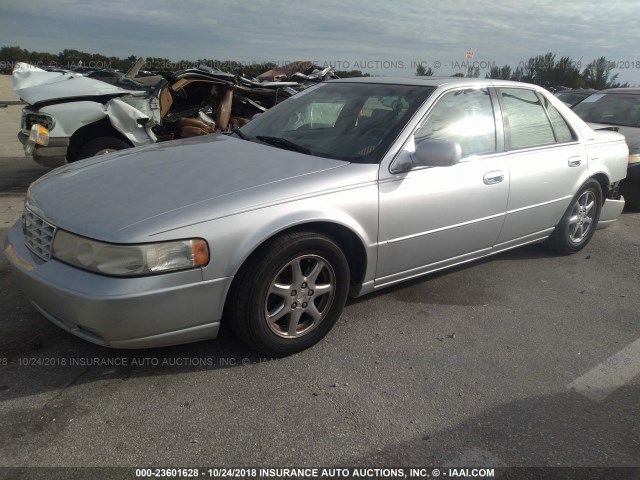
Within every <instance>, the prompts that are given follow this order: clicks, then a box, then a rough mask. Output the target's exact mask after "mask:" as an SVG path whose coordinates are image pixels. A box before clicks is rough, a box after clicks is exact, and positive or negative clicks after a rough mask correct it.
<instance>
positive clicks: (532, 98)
mask: <svg viewBox="0 0 640 480" xmlns="http://www.w3.org/2000/svg"><path fill="white" fill-rule="evenodd" d="M499 92H500V96H501V97H502V103H503V105H504V109H505V113H506V114H507V119H508V130H507V131H508V135H507V149H508V150H516V149H519V148H527V147H536V146H540V145H549V144H553V143H555V142H556V139H555V136H554V134H553V129H552V128H551V123H549V118H548V117H547V113H546V111H545V109H544V107H543V106H542V103H540V99H539V98H538V96H537V95H536V94H535V92H534V91H533V90H527V89H524V88H503V89H500V90H499Z"/></svg>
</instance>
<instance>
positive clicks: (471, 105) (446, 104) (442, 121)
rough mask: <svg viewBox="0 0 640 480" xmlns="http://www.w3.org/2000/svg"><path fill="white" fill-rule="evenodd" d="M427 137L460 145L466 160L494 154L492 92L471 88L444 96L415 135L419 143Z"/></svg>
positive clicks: (494, 131) (494, 136)
mask: <svg viewBox="0 0 640 480" xmlns="http://www.w3.org/2000/svg"><path fill="white" fill-rule="evenodd" d="M426 138H431V139H436V140H448V141H450V142H454V143H458V144H459V145H460V147H461V148H462V156H463V157H468V156H471V155H483V154H487V153H494V152H495V151H496V124H495V118H494V116H493V104H492V102H491V96H490V95H489V91H488V90H487V89H486V88H480V89H479V88H468V89H464V90H456V91H455V92H450V93H447V94H445V95H444V96H442V98H440V99H439V100H438V102H437V103H436V104H435V105H434V106H433V108H432V109H431V111H430V112H429V115H428V116H427V118H426V119H425V120H424V121H423V123H422V125H420V127H418V130H417V131H416V133H415V135H414V139H415V142H416V144H417V143H420V142H421V141H422V140H424V139H426Z"/></svg>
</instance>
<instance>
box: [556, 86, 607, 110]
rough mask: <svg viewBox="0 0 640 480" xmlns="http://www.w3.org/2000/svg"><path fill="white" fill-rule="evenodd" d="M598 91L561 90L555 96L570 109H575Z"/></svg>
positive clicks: (588, 89) (587, 89)
mask: <svg viewBox="0 0 640 480" xmlns="http://www.w3.org/2000/svg"><path fill="white" fill-rule="evenodd" d="M597 91H598V90H593V89H590V88H584V89H578V90H560V91H559V92H555V93H554V95H555V96H556V97H558V98H559V99H560V100H562V101H563V102H564V104H565V105H567V106H568V107H575V106H576V105H578V104H579V103H580V102H582V101H583V100H584V99H585V98H587V97H588V96H589V95H591V94H593V93H596V92H597Z"/></svg>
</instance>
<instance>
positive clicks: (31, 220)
mask: <svg viewBox="0 0 640 480" xmlns="http://www.w3.org/2000/svg"><path fill="white" fill-rule="evenodd" d="M22 231H23V232H24V237H25V242H24V244H25V245H26V247H27V248H28V249H29V250H31V251H32V252H33V253H35V254H36V255H37V256H38V257H40V258H41V259H42V260H45V261H47V260H51V244H52V243H53V236H54V235H55V233H56V227H54V226H53V225H51V224H50V223H49V222H47V221H45V220H43V219H42V218H40V217H39V216H37V215H36V214H35V213H33V212H31V211H29V210H25V212H24V214H22Z"/></svg>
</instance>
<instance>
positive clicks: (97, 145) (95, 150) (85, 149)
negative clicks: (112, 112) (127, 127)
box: [78, 137, 131, 160]
mask: <svg viewBox="0 0 640 480" xmlns="http://www.w3.org/2000/svg"><path fill="white" fill-rule="evenodd" d="M125 148H131V145H129V144H128V143H127V142H125V141H123V140H120V139H119V138H115V137H98V138H94V139H93V140H89V141H88V142H87V143H85V144H84V145H83V146H82V147H81V148H80V151H79V152H78V160H83V159H85V158H90V157H94V156H96V155H105V154H107V153H111V152H117V151H118V150H124V149H125Z"/></svg>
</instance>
